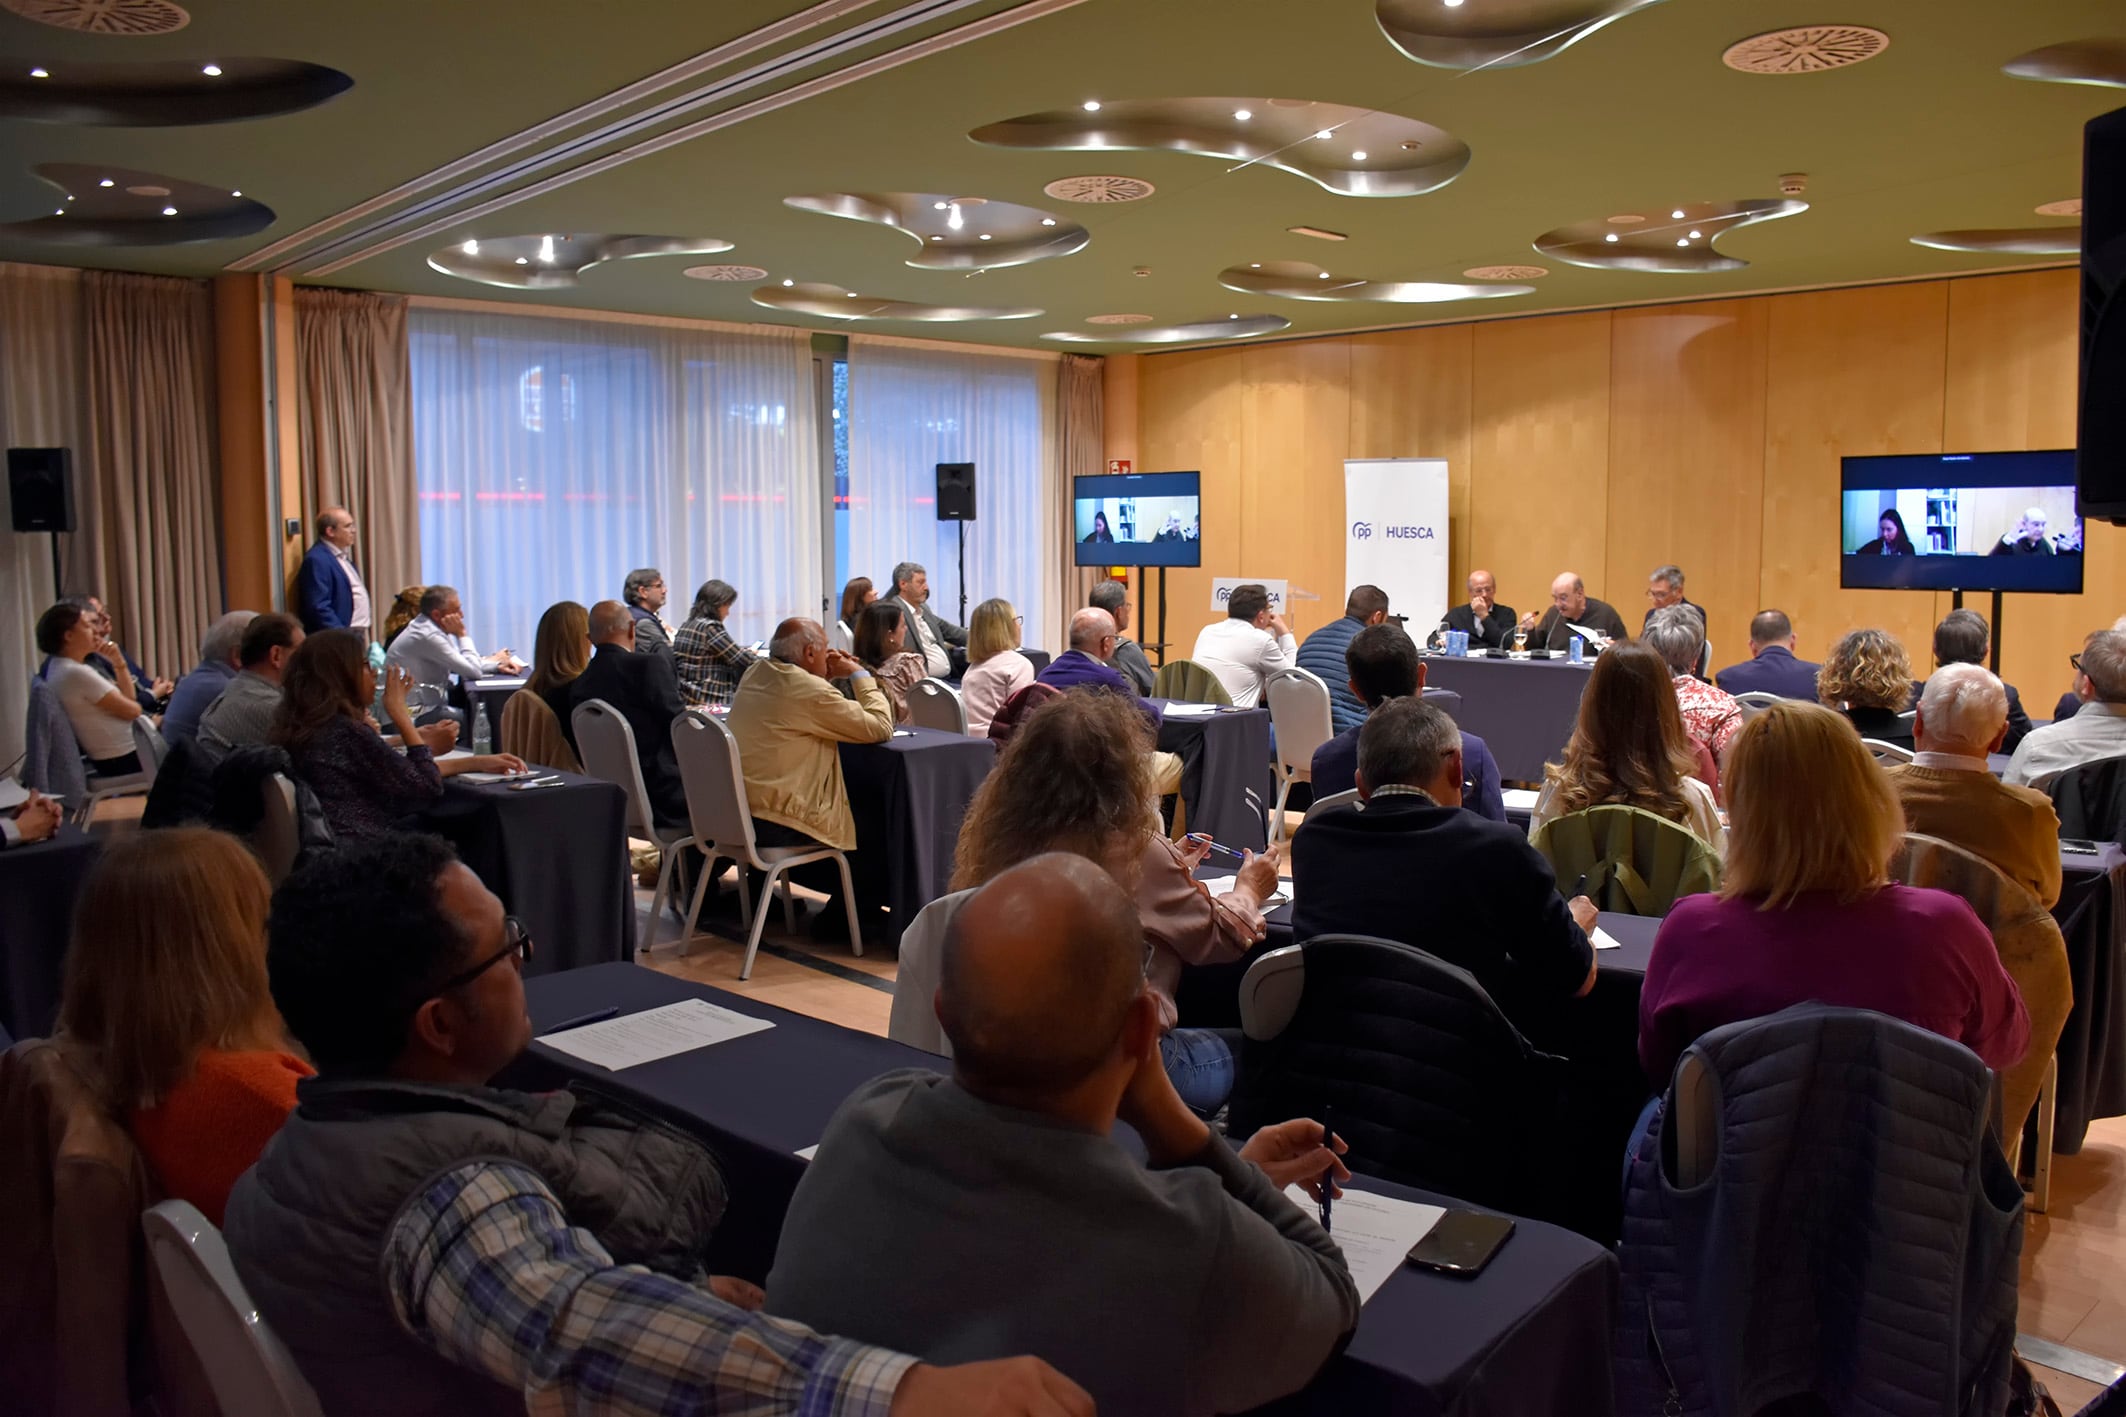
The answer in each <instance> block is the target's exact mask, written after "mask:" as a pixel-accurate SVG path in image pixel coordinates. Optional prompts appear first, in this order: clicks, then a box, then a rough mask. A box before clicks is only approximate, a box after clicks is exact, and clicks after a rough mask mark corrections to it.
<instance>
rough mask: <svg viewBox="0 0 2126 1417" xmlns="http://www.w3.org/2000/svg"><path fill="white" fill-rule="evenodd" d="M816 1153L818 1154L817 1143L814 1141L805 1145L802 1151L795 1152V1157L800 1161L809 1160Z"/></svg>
mask: <svg viewBox="0 0 2126 1417" xmlns="http://www.w3.org/2000/svg"><path fill="white" fill-rule="evenodd" d="M817 1155H819V1143H818V1142H814V1143H812V1145H810V1146H808V1147H806V1148H805V1149H804V1150H803V1151H800V1152H799V1153H797V1159H798V1160H800V1161H810V1160H811V1159H812V1158H813V1157H815V1156H817Z"/></svg>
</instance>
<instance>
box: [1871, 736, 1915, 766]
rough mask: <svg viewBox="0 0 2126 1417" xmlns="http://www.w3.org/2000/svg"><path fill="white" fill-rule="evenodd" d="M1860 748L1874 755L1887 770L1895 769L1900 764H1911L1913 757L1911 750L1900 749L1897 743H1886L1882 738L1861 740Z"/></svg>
mask: <svg viewBox="0 0 2126 1417" xmlns="http://www.w3.org/2000/svg"><path fill="white" fill-rule="evenodd" d="M1860 746H1861V747H1863V748H1865V749H1867V750H1868V751H1869V752H1870V753H1872V754H1874V755H1875V761H1876V762H1878V763H1881V764H1882V765H1883V766H1884V767H1886V768H1894V767H1896V766H1897V765H1898V764H1899V763H1909V762H1911V761H1912V757H1913V753H1912V750H1911V749H1910V748H1900V747H1898V746H1897V745H1896V744H1895V743H1885V742H1883V741H1882V740H1881V739H1880V738H1863V739H1861V740H1860Z"/></svg>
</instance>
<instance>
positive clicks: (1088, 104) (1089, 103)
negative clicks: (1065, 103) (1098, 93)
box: [1080, 98, 1100, 113]
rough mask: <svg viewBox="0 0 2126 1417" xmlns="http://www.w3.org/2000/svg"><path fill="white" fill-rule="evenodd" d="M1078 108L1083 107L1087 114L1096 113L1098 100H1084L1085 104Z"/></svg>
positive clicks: (1098, 109)
mask: <svg viewBox="0 0 2126 1417" xmlns="http://www.w3.org/2000/svg"><path fill="white" fill-rule="evenodd" d="M1080 106H1081V107H1083V108H1084V110H1085V111H1086V112H1087V113H1098V112H1099V111H1100V100H1098V99H1096V98H1089V99H1087V100H1085V102H1084V103H1083V104H1082V105H1080Z"/></svg>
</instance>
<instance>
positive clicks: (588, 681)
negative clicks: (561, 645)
mask: <svg viewBox="0 0 2126 1417" xmlns="http://www.w3.org/2000/svg"><path fill="white" fill-rule="evenodd" d="M592 699H603V700H604V701H605V702H606V703H608V704H611V705H612V706H613V709H614V710H615V711H616V712H617V713H619V715H620V716H621V717H622V718H624V719H626V720H627V724H628V727H629V728H632V729H633V730H634V731H635V760H636V761H637V762H639V763H640V764H641V765H642V785H643V787H644V788H645V789H647V790H648V792H649V794H650V810H651V812H652V814H653V815H655V817H656V818H657V825H658V826H660V827H684V826H685V825H686V824H687V791H686V785H685V783H683V782H682V781H681V780H680V777H679V755H678V754H677V753H676V752H674V751H673V748H672V720H673V719H675V718H677V717H678V716H679V715H680V714H681V713H682V712H684V711H685V709H686V704H685V702H684V701H683V700H681V699H680V697H679V677H678V673H677V671H676V670H675V669H674V668H673V667H672V657H671V656H670V655H668V654H636V653H635V617H634V616H633V615H631V614H629V613H628V608H627V607H626V606H625V605H622V604H621V603H620V602H619V601H617V600H601V601H599V602H598V603H597V604H596V605H593V606H592V607H591V662H590V663H589V664H588V665H586V666H584V670H583V672H582V673H581V674H579V675H578V676H576V682H575V683H573V684H571V685H569V710H570V711H569V713H568V715H566V716H565V717H563V718H562V720H561V731H562V732H563V733H564V734H566V735H567V737H568V742H569V746H570V747H572V748H574V747H575V746H576V724H575V710H576V709H577V708H580V707H582V706H583V705H584V704H586V703H589V702H590V701H591V700H592ZM578 751H579V752H580V751H581V750H580V749H579V750H578Z"/></svg>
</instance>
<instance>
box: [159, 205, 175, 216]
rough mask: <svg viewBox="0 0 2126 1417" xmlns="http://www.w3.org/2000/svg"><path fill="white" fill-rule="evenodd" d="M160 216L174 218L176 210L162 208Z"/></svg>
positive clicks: (173, 208)
mask: <svg viewBox="0 0 2126 1417" xmlns="http://www.w3.org/2000/svg"><path fill="white" fill-rule="evenodd" d="M162 214H163V215H164V216H176V215H177V208H175V207H164V208H163V209H162Z"/></svg>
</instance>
